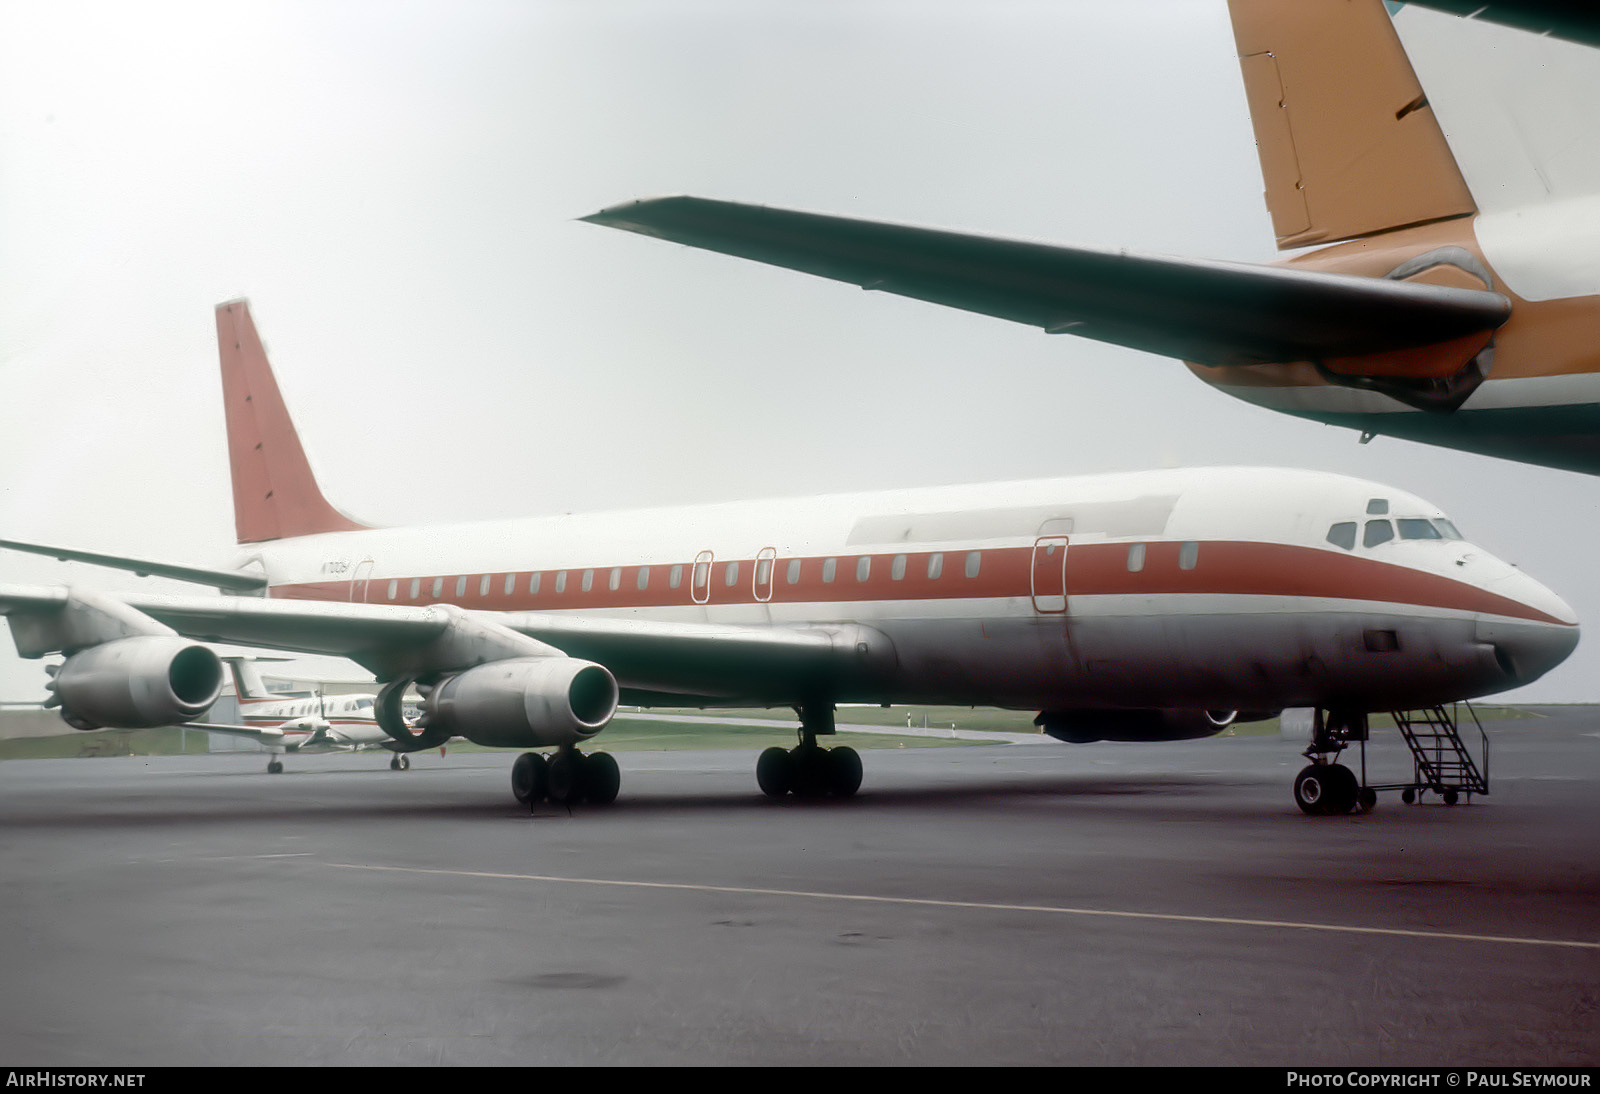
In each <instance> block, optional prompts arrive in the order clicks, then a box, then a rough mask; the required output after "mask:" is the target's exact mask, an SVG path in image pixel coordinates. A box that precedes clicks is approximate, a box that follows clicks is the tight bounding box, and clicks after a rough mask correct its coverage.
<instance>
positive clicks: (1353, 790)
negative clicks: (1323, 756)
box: [1322, 764, 1361, 817]
mask: <svg viewBox="0 0 1600 1094" xmlns="http://www.w3.org/2000/svg"><path fill="white" fill-rule="evenodd" d="M1327 772H1328V773H1327V776H1326V781H1327V785H1326V786H1325V787H1324V792H1323V799H1322V800H1323V807H1324V812H1326V813H1327V814H1328V815H1329V816H1332V817H1342V816H1344V815H1345V814H1346V813H1349V812H1350V811H1351V810H1353V809H1354V808H1355V807H1356V799H1357V797H1358V796H1359V795H1360V793H1361V787H1360V786H1359V785H1358V783H1357V780H1356V773H1355V772H1354V771H1351V770H1350V769H1349V768H1348V767H1346V766H1344V764H1328V765H1327Z"/></svg>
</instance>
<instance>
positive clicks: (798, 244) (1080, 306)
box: [582, 197, 1511, 366]
mask: <svg viewBox="0 0 1600 1094" xmlns="http://www.w3.org/2000/svg"><path fill="white" fill-rule="evenodd" d="M582 219H584V220H586V221H589V222H591V223H594V224H601V225H605V226H607V227H611V228H621V229H623V230H625V231H630V232H638V233H640V234H641V235H649V236H656V237H658V238H660V239H666V240H671V241H674V242H677V243H684V244H688V245H689V246H691V247H700V248H703V249H705V250H711V251H720V252H722V253H723V254H729V255H735V256H737V257H739V258H748V259H752V260H754V261H756V262H765V263H767V264H769V265H774V266H783V267H786V268H788V269H791V270H799V271H800V272H802V273H809V274H814V275H816V276H818V277H827V278H832V279H833V280H835V281H845V282H849V283H852V284H855V285H859V286H860V287H861V288H863V289H870V290H875V291H878V292H889V293H895V294H896V295H899V296H909V297H913V298H915V299H917V300H926V301H929V302H930V303H934V304H943V305H945V306H946V307H952V308H959V309H962V310H963V311H971V312H978V313H981V314H983V315H992V316H995V317H996V318H999V319H1009V320H1011V321H1012V322H1016V323H1025V324H1027V325H1029V326H1034V327H1040V328H1042V329H1043V330H1044V331H1046V332H1047V333H1050V334H1076V335H1080V336H1082V337H1085V338H1093V339H1096V340H1098V341H1102V342H1113V343H1115V344H1117V345H1121V346H1130V347H1132V348H1134V349H1140V350H1146V351H1148V352H1151V353H1158V354H1161V355H1163V356H1168V357H1177V358H1180V359H1182V360H1185V361H1193V362H1196V363H1198V364H1203V365H1216V366H1221V365H1254V364H1271V363H1278V362H1285V361H1308V360H1309V361H1315V360H1324V359H1328V358H1344V357H1356V356H1360V355H1364V354H1371V353H1379V352H1384V351H1391V350H1401V349H1409V348H1412V347H1416V346H1424V345H1431V344H1434V343H1437V342H1444V341H1448V340H1450V339H1453V338H1459V337H1464V336H1466V335H1469V334H1475V333H1479V332H1483V331H1489V330H1493V329H1494V328H1496V327H1498V326H1500V325H1501V324H1502V323H1504V322H1505V321H1506V319H1507V318H1509V316H1510V314H1511V303H1510V301H1509V300H1507V299H1506V298H1505V297H1504V296H1501V295H1500V294H1499V293H1495V292H1487V291H1481V290H1472V289H1460V288H1450V287H1444V286H1439V285H1424V284H1415V283H1408V282H1401V281H1388V280H1382V279H1376V278H1367V277H1355V276H1350V275H1345V274H1329V273H1319V272H1315V271H1311V270H1298V269H1289V268H1284V267H1278V266H1256V265H1250V264H1246V263H1229V262H1211V261H1203V260H1197V259H1187V258H1168V257H1162V256H1155V255H1137V254H1130V253H1128V252H1126V251H1107V250H1095V249H1091V248H1087V247H1063V246H1055V245H1051V244H1044V243H1030V242H1024V241H1019V240H1010V239H999V238H995V237H990V236H982V235H969V234H963V233H959V232H947V231H938V230H935V229H930V228H915V227H909V226H906V225H900V224H887V223H881V222H877V221H867V220H852V219H848V218H846V217H836V216H824V215H821V214H818V213H803V212H794V211H791V210H787V209H773V208H768V207H765V206H759V205H741V204H736V203H734V202H726V201H710V200H707V199H705V198H695V197H668V198H655V199H652V200H648V201H636V202H630V203H627V204H624V205H616V206H612V207H611V208H609V209H603V210H601V211H600V212H598V213H594V214H593V215H591V216H587V217H584V218H582Z"/></svg>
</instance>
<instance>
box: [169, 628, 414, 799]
mask: <svg viewBox="0 0 1600 1094" xmlns="http://www.w3.org/2000/svg"><path fill="white" fill-rule="evenodd" d="M222 660H223V661H224V662H225V663H226V664H227V666H228V671H229V672H230V673H231V674H232V676H233V691H234V695H235V696H236V697H237V699H238V701H239V716H240V717H241V718H243V719H244V724H243V725H225V724H222V723H218V722H188V723H186V724H187V725H188V726H190V727H191V728H193V729H200V730H204V731H205V732H207V733H216V734H220V735H222V736H225V737H242V738H244V739H245V740H250V741H255V742H257V743H258V744H262V745H265V746H266V747H267V748H268V749H269V750H270V751H271V753H272V759H271V760H269V761H267V773H268V774H271V775H278V774H281V773H282V772H283V760H282V759H281V757H282V756H283V755H284V754H285V753H287V752H306V753H310V752H354V751H358V750H361V749H369V748H381V749H384V750H386V751H389V752H393V753H394V756H393V757H392V758H391V759H390V761H389V767H390V768H391V769H392V770H395V771H404V770H409V769H410V767H411V758H410V757H409V756H407V755H406V754H405V753H403V752H399V751H397V749H396V746H397V745H398V743H399V742H397V741H396V740H395V739H394V738H393V737H391V736H390V735H389V734H388V733H386V732H385V731H384V730H383V729H382V728H381V727H380V726H379V725H378V719H377V714H376V702H377V696H376V695H373V694H367V695H361V694H351V695H331V696H330V695H324V694H323V693H322V691H321V690H320V689H318V690H316V691H301V692H295V693H293V694H285V693H282V692H272V691H269V690H267V686H266V683H265V681H263V680H262V678H261V674H260V672H259V671H258V670H257V669H256V667H255V660H256V659H255V658H252V657H224V658H222Z"/></svg>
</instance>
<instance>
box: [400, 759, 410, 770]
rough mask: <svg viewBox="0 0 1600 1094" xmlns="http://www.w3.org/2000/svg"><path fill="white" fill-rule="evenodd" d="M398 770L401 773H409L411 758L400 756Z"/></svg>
mask: <svg viewBox="0 0 1600 1094" xmlns="http://www.w3.org/2000/svg"><path fill="white" fill-rule="evenodd" d="M400 770H401V771H410V770H411V757H410V756H401V757H400Z"/></svg>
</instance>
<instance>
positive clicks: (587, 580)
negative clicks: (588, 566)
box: [583, 570, 594, 592]
mask: <svg viewBox="0 0 1600 1094" xmlns="http://www.w3.org/2000/svg"><path fill="white" fill-rule="evenodd" d="M592 588H594V571H593V570H585V571H583V591H584V592H588V591H589V590H590V589H592Z"/></svg>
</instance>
